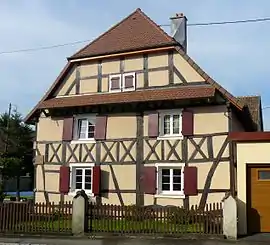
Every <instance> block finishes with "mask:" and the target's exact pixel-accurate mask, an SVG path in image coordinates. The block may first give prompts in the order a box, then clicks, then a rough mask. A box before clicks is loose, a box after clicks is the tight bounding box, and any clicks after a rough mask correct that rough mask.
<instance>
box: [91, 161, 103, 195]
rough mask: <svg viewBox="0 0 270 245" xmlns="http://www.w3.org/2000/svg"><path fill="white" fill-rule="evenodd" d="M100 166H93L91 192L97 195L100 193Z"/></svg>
mask: <svg viewBox="0 0 270 245" xmlns="http://www.w3.org/2000/svg"><path fill="white" fill-rule="evenodd" d="M100 173H101V170H100V166H94V167H93V188H92V192H93V194H94V195H98V194H99V193H100Z"/></svg>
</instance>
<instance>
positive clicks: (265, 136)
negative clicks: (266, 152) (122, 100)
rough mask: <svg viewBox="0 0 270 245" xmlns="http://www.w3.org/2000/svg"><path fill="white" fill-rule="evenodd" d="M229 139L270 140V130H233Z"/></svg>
mask: <svg viewBox="0 0 270 245" xmlns="http://www.w3.org/2000/svg"><path fill="white" fill-rule="evenodd" d="M229 140H231V141H235V142H239V143H249V142H250V143H251V142H270V132H231V133H229Z"/></svg>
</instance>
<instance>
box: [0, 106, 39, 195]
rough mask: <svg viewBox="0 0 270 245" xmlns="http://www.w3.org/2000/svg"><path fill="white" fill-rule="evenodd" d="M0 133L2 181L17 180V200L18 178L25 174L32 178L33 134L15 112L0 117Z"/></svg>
mask: <svg viewBox="0 0 270 245" xmlns="http://www.w3.org/2000/svg"><path fill="white" fill-rule="evenodd" d="M0 132H1V133H0V166H1V169H2V175H3V179H4V180H5V179H8V178H16V179H17V188H16V189H17V190H16V192H17V199H19V198H20V196H19V186H20V176H22V175H25V174H26V173H30V175H32V176H33V163H32V157H33V135H34V132H33V130H32V129H31V127H30V126H28V125H26V124H25V123H24V122H23V119H22V116H21V114H20V113H18V112H16V111H15V112H13V113H11V115H9V114H8V113H3V114H2V115H0ZM2 188H3V186H2Z"/></svg>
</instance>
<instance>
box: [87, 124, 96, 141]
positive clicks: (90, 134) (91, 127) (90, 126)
mask: <svg viewBox="0 0 270 245" xmlns="http://www.w3.org/2000/svg"><path fill="white" fill-rule="evenodd" d="M94 136H95V125H94V124H93V123H92V122H89V124H88V138H94Z"/></svg>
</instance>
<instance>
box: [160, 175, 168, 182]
mask: <svg viewBox="0 0 270 245" xmlns="http://www.w3.org/2000/svg"><path fill="white" fill-rule="evenodd" d="M161 181H162V183H170V176H166V175H162V180H161Z"/></svg>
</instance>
